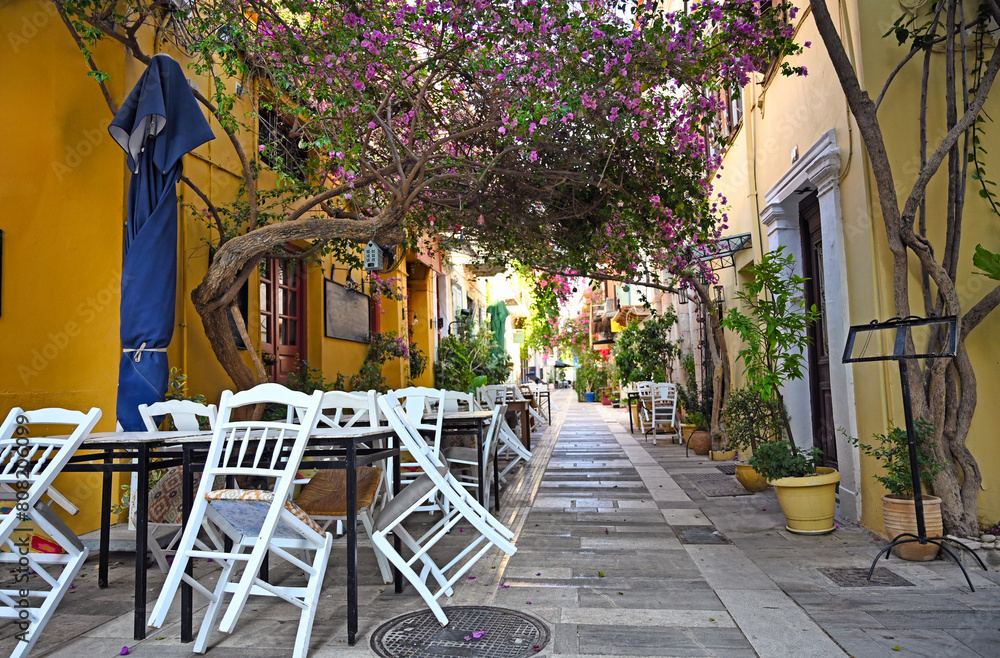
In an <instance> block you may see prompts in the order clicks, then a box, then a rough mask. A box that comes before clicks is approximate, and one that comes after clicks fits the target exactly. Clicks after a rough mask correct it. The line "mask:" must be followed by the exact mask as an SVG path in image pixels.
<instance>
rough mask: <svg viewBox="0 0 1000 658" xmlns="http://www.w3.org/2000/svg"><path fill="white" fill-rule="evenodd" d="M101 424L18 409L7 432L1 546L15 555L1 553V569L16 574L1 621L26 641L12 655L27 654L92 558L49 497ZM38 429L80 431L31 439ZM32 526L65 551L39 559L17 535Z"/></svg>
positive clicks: (1, 442) (3, 435) (4, 593)
mask: <svg viewBox="0 0 1000 658" xmlns="http://www.w3.org/2000/svg"><path fill="white" fill-rule="evenodd" d="M100 418H101V410H100V409H96V408H95V409H91V410H90V411H89V412H87V413H83V412H81V411H69V410H66V409H39V410H37V411H24V410H22V409H20V408H18V407H15V408H14V409H11V410H10V413H9V414H7V418H6V419H5V420H4V421H3V425H0V485H2V486H0V499H2V500H5V501H8V502H7V503H6V504H5V505H4V507H5V508H7V511H6V512H4V513H3V515H2V520H0V543H2V544H3V545H4V546H6V547H7V549H8V550H7V551H3V552H0V564H5V565H7V566H8V567H9V568H10V571H11V575H10V578H9V580H8V581H7V582H9V583H11V584H13V587H12V588H10V589H7V588H4V589H0V601H2V602H3V606H4V607H3V608H0V618H3V619H13V620H16V622H17V626H18V633H17V634H16V637H17V639H18V640H19V641H18V642H17V645H16V646H15V647H14V651H12V652H11V654H10V655H11V656H16V657H20V656H27V655H28V652H30V651H31V649H32V647H34V646H35V642H37V641H38V638H39V637H40V636H41V634H42V631H43V630H45V625H46V624H47V623H48V622H49V619H51V618H52V614H53V613H54V612H55V609H56V606H58V605H59V602H60V601H61V600H62V598H63V596H64V595H65V594H66V592H68V591H69V588H70V586H71V585H72V583H73V579H74V578H75V577H76V574H77V573H79V571H80V567H82V566H83V563H84V561H85V560H86V559H87V555H88V553H89V551H88V550H87V549H86V548H84V546H83V542H81V541H80V539H79V538H78V537H77V536H76V535H75V534H74V533H73V531H72V530H70V529H69V528H68V527H67V526H66V524H65V523H64V522H63V521H62V519H60V518H59V517H58V516H57V515H56V513H55V512H53V511H52V509H51V508H50V507H49V506H48V504H46V503H44V502H42V496H43V495H45V493H46V492H47V491H48V489H49V488H50V487H51V486H52V481H53V480H54V479H55V478H56V476H57V475H59V473H60V472H61V471H62V469H63V468H64V467H65V466H66V464H67V463H68V462H69V459H70V457H72V456H73V453H75V452H76V451H77V450H78V449H79V448H80V444H82V443H83V441H84V439H86V438H87V435H88V434H90V431H91V430H93V429H94V425H96V424H97V421H98V420H100ZM32 425H44V426H49V427H51V426H53V425H63V426H71V427H72V428H73V431H72V432H71V433H70V435H69V436H68V437H62V438H56V437H41V436H32V435H31V434H30V426H32ZM29 519H30V521H31V523H32V524H33V525H34V526H35V527H37V528H39V529H40V530H42V531H44V532H45V533H46V534H47V535H48V536H49V537H50V538H51V539H52V541H54V542H55V543H57V544H59V546H60V547H62V549H63V551H65V552H64V553H59V554H51V553H32V552H31V538H30V537H26V536H19V533H18V526H19V525H20V524H21V523H22V522H23V521H28V520H29ZM18 583H19V584H18ZM46 586H47V587H48V589H46V588H45V587H46ZM38 599H41V603H40V604H38V605H35V604H33V600H38Z"/></svg>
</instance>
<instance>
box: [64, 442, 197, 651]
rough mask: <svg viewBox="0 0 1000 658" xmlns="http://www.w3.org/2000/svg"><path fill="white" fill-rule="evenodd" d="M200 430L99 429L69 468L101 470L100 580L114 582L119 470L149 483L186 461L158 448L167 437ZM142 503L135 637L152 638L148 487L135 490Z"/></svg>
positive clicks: (103, 585)
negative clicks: (111, 567)
mask: <svg viewBox="0 0 1000 658" xmlns="http://www.w3.org/2000/svg"><path fill="white" fill-rule="evenodd" d="M192 434H196V433H193V432H93V433H91V434H90V435H89V436H88V437H87V438H86V439H85V440H84V442H83V444H82V445H81V446H80V451H78V452H77V453H76V454H75V455H73V456H72V457H71V458H70V460H69V463H68V464H67V465H66V467H65V468H63V472H64V473H95V472H96V473H101V474H102V480H101V529H100V551H99V560H98V566H97V585H98V587H100V588H102V589H103V588H106V587H107V586H108V561H109V553H110V546H111V495H112V479H113V478H112V475H113V474H114V473H136V474H137V475H138V481H139V482H149V472H150V471H151V470H153V469H158V468H170V467H172V466H180V465H181V455H180V454H179V453H176V452H175V453H173V454H171V453H169V452H158V450H159V449H161V448H163V446H164V444H165V442H166V441H167V440H176V439H179V438H182V437H187V436H191V435H192ZM134 495H135V502H136V511H137V513H136V532H135V608H134V611H133V620H132V637H133V638H134V639H136V640H142V639H144V638H145V637H146V549H147V545H146V539H147V537H148V534H147V529H148V527H147V517H148V514H147V513H145V512H147V511H148V509H149V489H148V487H138V491H135V492H134Z"/></svg>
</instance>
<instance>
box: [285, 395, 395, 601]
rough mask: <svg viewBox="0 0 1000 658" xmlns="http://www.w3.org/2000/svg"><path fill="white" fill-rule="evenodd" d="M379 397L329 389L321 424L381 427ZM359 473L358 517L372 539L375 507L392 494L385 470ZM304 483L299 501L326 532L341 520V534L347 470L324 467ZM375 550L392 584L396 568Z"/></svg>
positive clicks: (381, 569) (371, 468) (373, 468)
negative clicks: (387, 484)
mask: <svg viewBox="0 0 1000 658" xmlns="http://www.w3.org/2000/svg"><path fill="white" fill-rule="evenodd" d="M375 398H376V393H375V391H368V392H361V391H358V392H354V393H347V392H345V391H327V392H326V393H324V394H323V412H322V413H321V414H320V419H319V424H318V427H338V428H344V429H348V428H361V427H378V425H379V418H378V416H379V414H378V407H377V405H376V403H375ZM356 472H357V486H358V508H357V510H356V512H357V518H358V520H359V521H361V526H362V527H363V528H364V531H365V533H366V534H367V535H368V537H369V539H370V538H371V535H372V528H373V524H372V519H373V516H374V513H375V510H376V508H377V506H380V505H384V504H385V502H386V499H387V498H388V497H389V489H388V487H387V486H386V483H387V479H386V478H384V477H382V473H383V469H381V468H378V467H376V466H362V467H360V468H358V469H357V471H356ZM301 482H303V480H302V479H297V480H296V483H301ZM304 483H305V486H304V487H302V490H301V491H300V492H299V494H298V496H296V497H295V504H296V505H298V506H299V507H301V508H302V509H303V510H304V511H305V512H306V514H308V515H309V516H310V517H312V519H313V520H314V521H316V523H318V524H319V525H320V527H321V528H323V530H324V531H325V530H326V529H327V528H329V526H330V524H331V523H333V522H337V534H340V532H341V531H340V526H341V522H343V521H346V520H347V472H346V471H345V470H344V469H321V470H319V471H318V472H317V473H316V474H315V475H313V476H312V477H311V478H308V479H307V480H305V481H304ZM372 549H373V550H374V552H375V561H376V562H377V563H378V568H379V572H380V573H381V575H382V580H383V582H386V583H391V582H392V570H391V569H390V568H389V562H388V560H386V559H385V556H384V555H382V553H381V552H379V550H378V549H377V548H375V546H374V545H372Z"/></svg>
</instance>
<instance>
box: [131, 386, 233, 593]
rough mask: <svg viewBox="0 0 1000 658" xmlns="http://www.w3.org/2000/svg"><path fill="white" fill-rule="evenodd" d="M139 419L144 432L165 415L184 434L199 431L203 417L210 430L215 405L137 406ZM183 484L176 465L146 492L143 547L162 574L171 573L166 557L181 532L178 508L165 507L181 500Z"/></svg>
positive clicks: (174, 402)
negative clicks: (144, 540)
mask: <svg viewBox="0 0 1000 658" xmlns="http://www.w3.org/2000/svg"><path fill="white" fill-rule="evenodd" d="M139 416H140V417H141V418H142V422H143V424H144V425H145V426H146V430H147V431H150V432H157V431H159V429H160V427H159V426H160V423H158V422H157V418H163V417H164V416H166V417H169V418H170V420H171V421H172V422H173V424H174V428H175V429H178V430H181V431H184V432H197V431H199V430H200V429H201V419H202V418H204V419H205V420H206V421H207V424H208V427H209V429H214V428H215V422H216V420H217V418H218V410H217V409H216V407H215V405H214V404H209V405H204V404H199V403H197V402H194V401H193V400H166V401H164V402H154V403H153V404H149V405H146V404H140V405H139ZM160 422H162V421H160ZM182 482H183V473H182V469H181V467H180V466H175V467H173V468H170V469H167V472H166V473H165V474H164V476H163V477H162V478H160V480H159V481H157V483H156V484H155V485H154V486H153V488H152V489H151V490H150V491H149V501H150V503H149V516H148V518H147V519H146V523H147V527H148V532H147V534H148V539H147V541H146V545H147V546H149V552H150V553H152V554H153V559H154V560H156V566H158V567H159V568H160V571H161V572H162V573H164V574H165V573H167V572H168V571H169V570H170V562H168V561H167V556H169V555H173V554H174V553H176V552H177V551H176V547H177V542H179V541H180V539H181V532H183V523H182V520H181V519H180V517H179V514H175V513H174V512H179V506H178V505H173V504H168V502H169V503H172V502H173V501H175V500H176V501H179V500H180V492H181V485H182ZM132 486H133V487H136V486H138V478H137V477H136V476H135V475H133V476H132ZM161 500H162V501H163V503H162V504H158V501H161ZM132 523H133V525H134V524H135V510H132ZM163 528H167V529H169V530H170V532H168V533H167V534H166V535H165V536H164V537H163V539H164V540H166V541H165V543H164V544H161V543H160V541H161V540H160V539H158V538H157V536H156V535H157V533H158V531H160V530H161V529H163Z"/></svg>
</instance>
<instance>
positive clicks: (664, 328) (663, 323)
mask: <svg viewBox="0 0 1000 658" xmlns="http://www.w3.org/2000/svg"><path fill="white" fill-rule="evenodd" d="M676 322H677V315H676V314H675V313H674V310H673V308H672V307H667V309H666V311H664V312H663V313H662V314H654V315H653V316H652V317H650V318H649V319H648V320H646V321H645V322H643V323H641V324H639V323H630V324H629V325H628V326H626V327H625V329H623V330H622V331H620V332H619V333H618V335H617V337H616V338H615V346H614V349H613V350H612V354H613V356H614V361H615V365H616V366H617V368H618V374H619V378H620V379H621V381H622V382H624V383H626V384H629V383H632V382H644V381H654V382H665V381H667V375H668V373H669V371H670V368H671V367H672V366H673V363H674V360H675V359H676V358H677V356H678V354H679V353H680V349H679V348H678V347H677V345H676V344H675V343H674V342H673V341H671V340H670V328H671V327H673V326H674V324H675V323H676Z"/></svg>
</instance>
